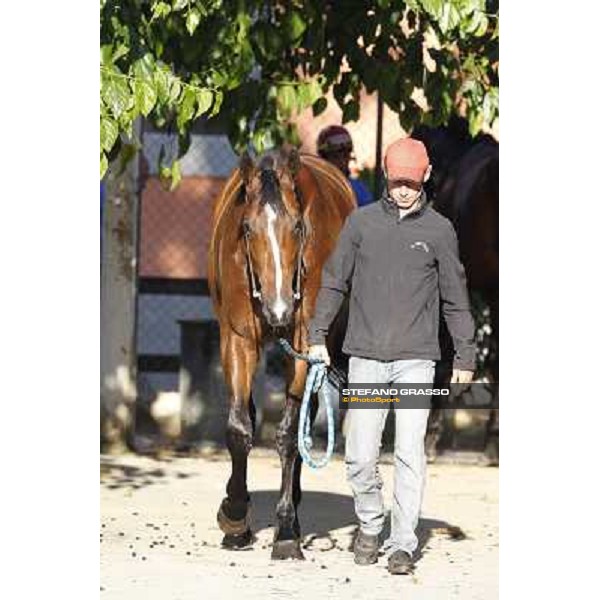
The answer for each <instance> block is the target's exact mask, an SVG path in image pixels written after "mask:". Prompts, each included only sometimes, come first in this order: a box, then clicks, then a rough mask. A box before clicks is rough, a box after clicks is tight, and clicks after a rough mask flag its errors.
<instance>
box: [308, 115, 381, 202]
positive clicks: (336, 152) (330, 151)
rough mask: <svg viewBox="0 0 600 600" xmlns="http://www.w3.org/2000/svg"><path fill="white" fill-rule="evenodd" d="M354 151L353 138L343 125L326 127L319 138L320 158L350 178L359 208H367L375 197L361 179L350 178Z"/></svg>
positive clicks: (318, 151) (318, 149) (318, 150)
mask: <svg viewBox="0 0 600 600" xmlns="http://www.w3.org/2000/svg"><path fill="white" fill-rule="evenodd" d="M353 149H354V145H353V144H352V138H351V137H350V134H349V133H348V130H347V129H346V128H345V127H342V126H341V125H330V126H329V127H325V129H322V130H321V131H320V133H319V136H318V138H317V153H318V154H319V156H320V157H321V158H323V159H325V160H326V161H327V162H330V163H331V164H332V165H335V166H336V167H337V168H338V169H339V170H340V171H341V172H342V173H343V174H344V175H345V176H346V177H347V178H348V182H349V183H350V185H351V186H352V189H353V190H354V195H355V196H356V202H357V204H358V206H365V205H366V204H370V203H371V202H373V195H372V194H371V192H370V191H369V188H368V187H367V186H366V185H365V184H364V183H363V182H362V181H361V180H360V179H355V178H353V177H350V160H351V159H352V151H353Z"/></svg>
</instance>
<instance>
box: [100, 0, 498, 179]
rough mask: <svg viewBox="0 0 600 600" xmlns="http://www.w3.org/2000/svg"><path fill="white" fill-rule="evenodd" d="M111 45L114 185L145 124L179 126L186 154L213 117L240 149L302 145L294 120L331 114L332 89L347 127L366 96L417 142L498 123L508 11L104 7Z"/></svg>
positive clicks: (435, 3) (390, 0) (174, 170)
mask: <svg viewBox="0 0 600 600" xmlns="http://www.w3.org/2000/svg"><path fill="white" fill-rule="evenodd" d="M100 39H101V48H100V77H101V94H100V172H101V176H102V175H103V174H104V171H105V170H106V167H107V165H108V162H109V161H110V160H113V159H114V158H115V157H116V156H117V155H118V154H119V152H121V156H122V157H123V156H125V157H127V156H128V155H131V153H132V145H135V144H136V140H135V139H134V135H133V122H134V120H135V119H136V118H137V117H139V116H140V115H142V116H144V117H146V118H148V119H149V120H150V121H152V123H153V124H154V125H155V126H156V127H158V128H159V129H162V128H167V127H169V128H171V129H176V130H177V132H178V134H179V136H180V144H179V148H180V152H182V153H183V152H184V151H185V150H186V149H187V147H188V146H189V139H190V138H189V135H190V128H191V125H192V123H193V122H194V121H195V120H196V119H198V118H199V117H201V116H205V117H208V118H213V117H215V116H216V115H219V118H220V119H222V122H223V123H224V125H225V127H226V128H227V132H228V135H229V139H230V141H231V143H232V144H233V146H234V148H235V149H236V150H240V149H241V148H242V147H245V146H247V145H249V144H252V145H253V146H254V147H255V148H256V150H257V151H263V150H264V149H266V148H268V147H272V146H274V145H276V144H280V143H282V142H283V141H291V142H292V143H297V142H298V140H297V134H296V131H295V128H294V126H293V124H292V122H291V117H292V116H293V115H294V114H297V113H298V112H299V111H301V110H303V109H305V108H307V107H312V110H313V113H314V114H315V115H317V114H319V113H320V112H322V111H323V110H325V108H326V106H327V100H326V98H325V94H326V93H327V92H328V90H330V89H332V91H333V96H334V98H335V99H336V101H337V102H338V104H339V105H340V107H341V108H342V111H343V120H344V122H347V121H352V120H356V119H357V118H358V117H359V106H360V105H359V93H360V90H361V86H364V87H365V88H366V90H367V91H368V92H369V93H370V92H374V91H378V92H379V93H380V94H381V96H382V98H383V100H384V101H385V103H386V104H387V105H388V106H389V107H390V108H391V109H392V110H394V111H396V112H397V113H398V115H399V119H400V122H401V125H402V127H403V128H404V129H405V130H409V131H410V130H411V129H412V127H414V126H415V125H417V124H420V123H424V124H428V125H438V124H442V123H445V122H447V120H448V118H449V117H450V116H451V115H452V114H460V115H462V116H465V117H467V119H468V122H469V126H470V130H471V133H472V134H476V133H478V132H479V131H481V130H482V129H487V128H490V127H491V126H492V124H493V122H494V120H495V119H496V118H497V117H498V3H497V1H496V0H406V1H404V0H403V1H399V0H356V1H355V0H286V1H284V0H280V1H258V0H101V2H100ZM169 169H170V171H169V172H170V173H171V175H172V177H173V180H176V179H177V177H178V165H177V164H174V165H172V167H169Z"/></svg>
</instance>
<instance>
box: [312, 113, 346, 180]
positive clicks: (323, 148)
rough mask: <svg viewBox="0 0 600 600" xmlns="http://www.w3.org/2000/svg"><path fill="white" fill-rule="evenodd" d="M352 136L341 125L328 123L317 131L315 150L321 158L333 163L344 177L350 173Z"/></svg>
mask: <svg viewBox="0 0 600 600" xmlns="http://www.w3.org/2000/svg"><path fill="white" fill-rule="evenodd" d="M352 149H353V145H352V138H351V137H350V134H349V133H348V130H347V129H346V128H345V127H342V126H341V125H330V126H329V127H325V129H322V130H321V132H320V133H319V137H318V138H317V152H318V154H319V156H320V157H321V158H324V159H325V160H326V161H328V162H330V163H332V164H334V165H335V166H336V167H337V168H338V169H339V170H340V171H342V173H344V175H346V177H347V176H348V175H349V174H350V167H349V163H350V159H351V158H352Z"/></svg>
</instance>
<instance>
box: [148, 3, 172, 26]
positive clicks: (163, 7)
mask: <svg viewBox="0 0 600 600" xmlns="http://www.w3.org/2000/svg"><path fill="white" fill-rule="evenodd" d="M170 12H171V6H170V5H169V4H167V3H166V2H157V3H156V4H154V5H153V6H152V19H151V21H154V20H156V19H161V18H162V19H164V18H165V17H166V16H167V15H169V13H170Z"/></svg>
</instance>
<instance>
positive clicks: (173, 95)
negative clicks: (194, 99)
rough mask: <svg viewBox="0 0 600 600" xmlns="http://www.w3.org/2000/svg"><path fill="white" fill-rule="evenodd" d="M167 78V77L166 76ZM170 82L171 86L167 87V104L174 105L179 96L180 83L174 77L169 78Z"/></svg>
mask: <svg viewBox="0 0 600 600" xmlns="http://www.w3.org/2000/svg"><path fill="white" fill-rule="evenodd" d="M167 77H168V76H167ZM169 79H170V81H171V85H170V86H169V103H170V104H175V103H176V102H178V101H179V96H180V95H181V90H182V87H183V86H182V85H181V81H179V79H177V78H176V77H169Z"/></svg>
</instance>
